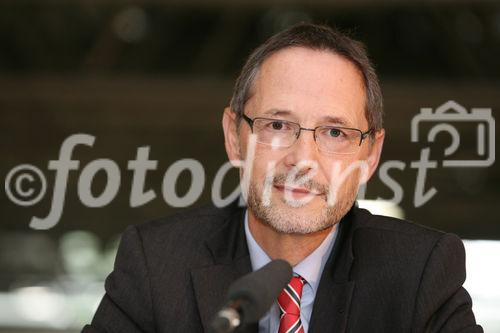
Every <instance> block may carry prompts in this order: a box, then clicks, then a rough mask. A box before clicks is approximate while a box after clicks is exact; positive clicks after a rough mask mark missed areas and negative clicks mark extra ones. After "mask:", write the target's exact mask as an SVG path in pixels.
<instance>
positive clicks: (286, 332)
mask: <svg viewBox="0 0 500 333" xmlns="http://www.w3.org/2000/svg"><path fill="white" fill-rule="evenodd" d="M305 283H306V280H304V279H303V278H302V277H301V276H294V277H293V278H292V279H291V280H290V283H288V285H287V286H286V287H285V289H283V291H282V292H281V294H280V295H279V296H278V305H279V308H280V326H279V329H278V333H304V327H303V326H302V322H301V320H300V299H301V297H302V287H304V284H305Z"/></svg>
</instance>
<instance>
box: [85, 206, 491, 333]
mask: <svg viewBox="0 0 500 333" xmlns="http://www.w3.org/2000/svg"><path fill="white" fill-rule="evenodd" d="M243 219H244V209H243V208H239V207H238V206H237V205H236V204H233V205H231V206H228V207H226V208H224V209H217V208H214V207H205V208H201V209H198V210H194V211H188V212H184V213H180V214H177V215H174V216H173V217H170V218H167V219H162V220H157V221H153V222H149V223H146V224H142V225H139V226H131V227H129V228H127V230H126V231H125V233H124V234H123V237H122V241H121V244H120V247H119V250H118V254H117V257H116V262H115V268H114V271H113V272H112V273H111V274H110V275H109V276H108V278H107V279H106V284H105V288H106V295H105V296H104V298H103V299H102V301H101V304H100V306H99V308H98V310H97V312H96V314H95V317H94V319H93V321H92V324H91V325H87V326H85V327H84V329H83V332H85V333H94V332H117V333H129V332H182V333H185V332H203V331H206V330H207V327H208V325H209V323H210V321H211V318H212V317H213V316H214V314H215V313H216V311H217V310H218V309H219V307H220V306H221V305H223V303H224V301H225V300H224V298H225V294H226V291H227V289H228V287H229V285H230V284H231V282H233V281H234V280H235V279H237V278H238V277H240V276H242V275H244V274H246V273H249V272H250V271H251V264H250V256H249V252H248V247H247V243H246V238H245V232H244V223H243ZM339 223H340V224H339V233H338V236H337V239H336V242H335V246H334V248H333V250H332V253H331V255H330V258H329V260H328V262H327V264H326V266H325V269H324V272H323V275H322V278H321V281H320V284H319V287H318V291H317V295H316V299H315V301H314V307H313V312H312V315H311V322H310V327H309V332H312V333H316V332H482V329H481V327H480V326H478V325H476V323H475V319H474V315H473V313H472V310H471V298H470V296H469V295H468V293H467V291H466V290H465V289H464V288H463V287H462V284H463V282H464V280H465V252H464V247H463V244H462V242H461V240H460V239H459V238H458V237H457V236H455V235H452V234H445V233H442V232H439V231H435V230H432V229H429V228H425V227H423V226H419V225H417V224H414V223H410V222H406V221H402V220H398V219H394V218H389V217H383V216H377V215H372V214H370V213H369V212H368V211H367V210H364V209H359V208H357V207H353V208H352V209H351V210H350V211H349V213H348V214H347V215H346V216H345V217H344V218H343V219H342V220H341V221H340V222H339ZM242 331H243V330H242ZM244 331H245V332H256V325H255V326H253V327H248V328H246V329H245V330H244Z"/></svg>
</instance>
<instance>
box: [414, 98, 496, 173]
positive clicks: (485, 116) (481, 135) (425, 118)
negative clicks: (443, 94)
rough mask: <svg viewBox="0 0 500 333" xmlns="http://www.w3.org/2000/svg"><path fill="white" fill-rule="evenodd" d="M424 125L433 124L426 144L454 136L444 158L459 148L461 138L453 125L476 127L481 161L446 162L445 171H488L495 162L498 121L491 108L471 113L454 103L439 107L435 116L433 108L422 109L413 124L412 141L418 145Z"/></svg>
mask: <svg viewBox="0 0 500 333" xmlns="http://www.w3.org/2000/svg"><path fill="white" fill-rule="evenodd" d="M423 122H434V123H437V124H436V125H434V126H433V127H432V128H431V129H430V131H429V132H428V134H427V142H434V140H435V139H436V136H437V134H438V133H440V132H443V131H445V132H448V134H449V135H450V136H451V139H452V140H451V144H450V145H449V146H448V147H447V148H446V149H445V150H444V155H445V157H449V156H451V155H453V154H454V153H455V152H456V151H457V150H458V148H459V147H460V134H459V132H458V130H457V128H456V127H455V126H453V125H452V124H453V123H457V122H470V123H477V127H476V134H477V137H476V138H477V141H476V142H477V145H476V150H477V155H478V156H479V159H473V160H463V159H462V160H453V159H444V160H443V161H442V163H443V167H488V166H491V165H492V164H493V163H494V162H495V119H494V118H493V116H492V114H491V109H489V108H472V109H471V111H470V112H468V111H467V109H466V108H464V107H463V106H462V105H460V104H458V103H457V102H455V101H451V100H450V101H448V102H446V103H444V104H443V105H441V106H439V107H437V108H436V109H435V111H434V112H432V108H421V109H420V113H419V114H417V115H416V116H415V117H413V119H412V121H411V141H412V142H418V141H419V126H420V124H421V123H423Z"/></svg>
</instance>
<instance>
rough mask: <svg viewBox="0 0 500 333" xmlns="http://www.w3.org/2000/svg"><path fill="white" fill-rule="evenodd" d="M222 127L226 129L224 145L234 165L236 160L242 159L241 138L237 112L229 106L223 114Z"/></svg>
mask: <svg viewBox="0 0 500 333" xmlns="http://www.w3.org/2000/svg"><path fill="white" fill-rule="evenodd" d="M222 128H223V130H224V146H225V147H226V153H227V157H228V158H229V161H231V164H232V165H233V166H236V164H235V161H240V160H241V159H242V158H241V152H240V139H239V136H238V131H237V124H236V113H234V112H233V111H232V110H231V108H230V107H229V106H228V107H226V108H225V109H224V114H223V115H222Z"/></svg>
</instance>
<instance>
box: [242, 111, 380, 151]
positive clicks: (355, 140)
mask: <svg viewBox="0 0 500 333" xmlns="http://www.w3.org/2000/svg"><path fill="white" fill-rule="evenodd" d="M242 116H243V119H245V121H246V122H247V123H248V125H250V129H251V131H252V133H253V134H256V135H257V142H259V143H261V144H264V145H270V146H273V147H283V148H287V147H290V146H292V145H293V144H294V143H295V141H297V139H298V138H299V136H300V132H301V131H311V132H314V141H315V142H316V144H317V145H318V148H319V149H320V150H322V151H324V152H326V153H332V154H354V153H355V152H356V151H358V149H359V147H360V146H361V144H362V143H363V140H364V139H365V138H366V137H367V136H368V135H369V134H370V133H371V132H372V129H369V130H368V131H366V132H363V131H361V130H359V129H356V128H348V127H338V126H318V127H315V128H304V127H301V126H300V124H298V123H294V122H291V121H287V120H281V119H272V118H260V117H257V118H253V119H252V118H249V117H248V116H247V115H245V114H243V115H242Z"/></svg>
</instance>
